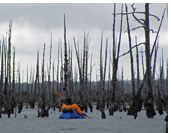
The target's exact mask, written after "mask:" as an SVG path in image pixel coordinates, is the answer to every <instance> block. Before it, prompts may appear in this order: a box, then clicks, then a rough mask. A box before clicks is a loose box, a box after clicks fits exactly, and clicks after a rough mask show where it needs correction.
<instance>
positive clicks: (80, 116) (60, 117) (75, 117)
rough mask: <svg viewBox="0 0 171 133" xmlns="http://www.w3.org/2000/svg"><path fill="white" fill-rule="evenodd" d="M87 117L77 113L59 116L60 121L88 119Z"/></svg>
mask: <svg viewBox="0 0 171 133" xmlns="http://www.w3.org/2000/svg"><path fill="white" fill-rule="evenodd" d="M86 118H87V116H85V115H80V114H77V113H69V112H67V113H63V114H61V115H60V116H59V119H86Z"/></svg>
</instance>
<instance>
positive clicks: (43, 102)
mask: <svg viewBox="0 0 171 133" xmlns="http://www.w3.org/2000/svg"><path fill="white" fill-rule="evenodd" d="M44 63H45V44H44V48H43V62H42V85H41V88H42V91H41V97H40V98H39V102H38V116H37V117H48V116H49V109H50V106H49V104H48V103H47V95H46V93H47V92H46V84H45V81H46V80H45V69H44V68H45V66H44Z"/></svg>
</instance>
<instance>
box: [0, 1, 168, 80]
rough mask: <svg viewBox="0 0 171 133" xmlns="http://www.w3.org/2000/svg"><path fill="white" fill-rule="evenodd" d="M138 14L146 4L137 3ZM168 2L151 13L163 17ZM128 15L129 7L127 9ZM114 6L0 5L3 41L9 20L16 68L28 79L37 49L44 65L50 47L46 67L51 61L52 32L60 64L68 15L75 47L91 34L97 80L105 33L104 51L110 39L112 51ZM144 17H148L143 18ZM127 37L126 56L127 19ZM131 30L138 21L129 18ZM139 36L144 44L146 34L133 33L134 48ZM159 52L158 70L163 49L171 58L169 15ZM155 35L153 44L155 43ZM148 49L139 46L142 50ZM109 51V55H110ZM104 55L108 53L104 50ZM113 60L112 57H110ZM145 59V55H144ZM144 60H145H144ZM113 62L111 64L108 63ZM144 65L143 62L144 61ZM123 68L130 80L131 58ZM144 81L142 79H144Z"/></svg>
mask: <svg viewBox="0 0 171 133" xmlns="http://www.w3.org/2000/svg"><path fill="white" fill-rule="evenodd" d="M130 5H131V4H128V7H129V12H131V11H132V9H131V6H130ZM120 7H121V4H117V12H118V13H119V12H120ZM135 7H136V8H137V11H144V4H143V3H142V4H135ZM166 7H167V5H166V3H163V4H161V3H160V4H159V3H158V4H151V5H150V13H151V14H155V15H156V16H158V17H159V18H161V16H162V14H163V11H164V8H166ZM124 12H125V7H124ZM112 13H113V3H103V4H98V3H94V4H90V3H86V4H85V3H84V4H83V3H81V4H77V3H75V4H74V3H70V4H59V3H55V4H54V3H53V4H52V3H51V4H48V3H46V4H41V3H38V4H25V3H24V4H10V3H8V4H2V3H1V4H0V35H1V36H0V39H1V40H2V37H3V36H5V35H6V32H8V25H9V20H10V19H11V20H12V21H13V25H12V46H15V48H16V69H17V67H18V63H19V62H20V67H21V71H23V70H24V75H25V77H26V68H27V64H28V66H29V69H31V66H32V67H34V68H35V66H36V55H37V50H39V52H40V62H42V54H43V52H42V51H43V45H44V43H45V44H46V64H47V63H48V61H49V51H50V50H49V48H50V41H51V40H50V38H51V37H50V35H51V33H52V41H53V46H52V47H53V49H52V61H53V62H54V63H55V64H57V50H58V45H60V47H62V48H63V40H64V39H63V33H64V32H63V25H64V24H63V22H64V17H63V15H64V14H65V16H66V28H67V42H68V43H70V44H72V45H73V37H75V38H76V40H77V41H79V43H80V48H82V44H83V37H84V31H85V32H86V33H88V34H89V37H90V44H89V55H91V54H92V53H93V64H95V66H94V67H93V79H94V80H96V73H99V60H100V59H99V56H100V39H101V32H102V31H103V35H104V38H103V40H104V46H103V47H104V48H105V41H106V38H107V39H108V41H109V45H110V50H111V49H112V23H113V16H112ZM139 17H140V18H143V17H144V16H139ZM123 19H124V20H123V21H124V23H123V34H122V40H121V51H120V54H123V53H125V52H127V51H128V39H127V33H124V31H126V23H125V20H126V18H125V17H124V18H123ZM129 20H130V26H131V28H135V27H136V26H138V24H137V22H135V20H134V19H132V16H130V18H129ZM159 24H160V21H157V20H156V19H154V18H153V17H150V27H151V28H152V29H153V30H156V31H157V29H158V26H159ZM119 26H120V16H117V23H116V27H117V28H116V30H117V31H116V33H117V34H119ZM135 35H136V36H137V41H138V43H141V42H144V36H143V35H144V31H143V30H141V29H139V30H136V31H133V32H131V37H132V45H135V40H134V38H135ZM159 36H160V37H159V51H158V56H157V57H158V59H157V63H158V66H157V70H158V69H159V63H160V60H161V53H162V52H161V51H162V49H163V54H164V60H165V63H166V60H167V59H168V14H167V11H166V13H165V17H164V20H163V24H162V27H161V30H160V34H159ZM154 37H155V34H151V45H152V44H153V42H154ZM117 38H118V37H117ZM72 48H73V61H74V63H73V68H75V67H77V62H76V58H75V49H74V45H73V46H72ZM141 48H144V46H141V47H139V50H140V49H141ZM110 50H108V53H110V52H109V51H110ZM103 54H104V50H103ZM108 57H109V55H108ZM144 59H145V56H144ZM140 61H141V60H140ZM108 63H109V62H108ZM140 63H141V62H140ZM121 67H123V71H124V78H125V79H127V78H128V79H130V73H131V71H130V60H129V55H126V56H124V57H121V58H120V60H119V72H121ZM134 67H135V69H136V59H135V54H134ZM107 75H108V74H107ZM141 78H142V77H141Z"/></svg>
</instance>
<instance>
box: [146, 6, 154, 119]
mask: <svg viewBox="0 0 171 133" xmlns="http://www.w3.org/2000/svg"><path fill="white" fill-rule="evenodd" d="M144 26H145V42H146V43H145V54H146V71H147V87H148V95H147V109H146V113H147V114H146V115H147V117H148V118H153V116H154V115H155V111H154V103H153V101H154V97H153V90H152V83H151V76H152V75H151V56H150V24H149V3H146V4H145V25H144Z"/></svg>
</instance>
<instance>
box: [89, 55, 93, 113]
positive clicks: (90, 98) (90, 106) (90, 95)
mask: <svg viewBox="0 0 171 133" xmlns="http://www.w3.org/2000/svg"><path fill="white" fill-rule="evenodd" d="M92 57H93V53H92V54H91V61H90V79H89V91H88V101H89V108H90V112H93V106H92V105H91V103H90V102H91V101H92V94H91V93H92V89H91V76H92V68H93V66H92Z"/></svg>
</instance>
